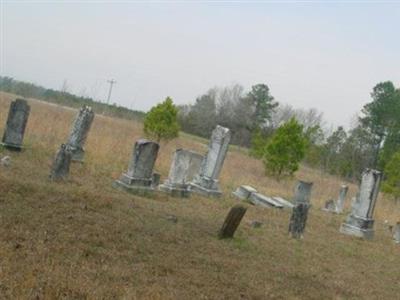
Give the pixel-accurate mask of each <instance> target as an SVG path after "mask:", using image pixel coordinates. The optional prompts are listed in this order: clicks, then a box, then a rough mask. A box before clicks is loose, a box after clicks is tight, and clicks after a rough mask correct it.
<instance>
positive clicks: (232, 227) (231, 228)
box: [218, 204, 247, 239]
mask: <svg viewBox="0 0 400 300" xmlns="http://www.w3.org/2000/svg"><path fill="white" fill-rule="evenodd" d="M246 211H247V208H246V207H244V206H243V205H240V204H237V205H235V206H234V207H232V208H231V210H230V211H229V213H228V215H227V216H226V218H225V221H224V224H223V225H222V227H221V229H220V231H219V234H218V236H219V238H221V239H224V238H232V237H233V235H234V234H235V231H236V229H237V228H238V226H239V224H240V221H242V218H243V216H244V214H245V213H246Z"/></svg>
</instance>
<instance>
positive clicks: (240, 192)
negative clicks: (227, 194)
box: [232, 185, 257, 200]
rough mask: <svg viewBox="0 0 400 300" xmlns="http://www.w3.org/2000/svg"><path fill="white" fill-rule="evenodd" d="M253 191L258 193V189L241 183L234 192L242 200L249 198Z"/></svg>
mask: <svg viewBox="0 0 400 300" xmlns="http://www.w3.org/2000/svg"><path fill="white" fill-rule="evenodd" d="M252 193H257V190H256V189H255V188H253V187H251V186H249V185H241V186H239V187H238V188H237V189H236V191H234V192H232V194H233V195H234V196H236V197H238V198H240V199H242V200H247V199H249V197H250V195H251V194H252Z"/></svg>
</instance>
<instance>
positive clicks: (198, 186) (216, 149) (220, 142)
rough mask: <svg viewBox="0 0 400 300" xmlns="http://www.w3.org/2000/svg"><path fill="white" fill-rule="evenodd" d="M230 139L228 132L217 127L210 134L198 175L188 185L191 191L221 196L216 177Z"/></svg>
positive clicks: (223, 128)
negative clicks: (206, 150)
mask: <svg viewBox="0 0 400 300" xmlns="http://www.w3.org/2000/svg"><path fill="white" fill-rule="evenodd" d="M230 139H231V132H230V130H229V129H228V128H225V127H222V126H219V125H217V127H216V128H215V129H214V131H213V132H212V135H211V140H210V143H209V145H208V152H207V154H206V156H205V157H204V159H203V162H202V164H201V168H200V173H199V174H198V176H196V177H195V178H194V180H193V181H192V182H191V183H190V189H191V191H193V192H195V193H199V194H202V195H205V196H214V197H219V196H221V194H222V192H221V191H220V189H219V184H218V177H219V174H220V172H221V170H222V166H223V164H224V160H225V156H226V153H227V152H228V146H229V141H230Z"/></svg>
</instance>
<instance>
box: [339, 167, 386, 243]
mask: <svg viewBox="0 0 400 300" xmlns="http://www.w3.org/2000/svg"><path fill="white" fill-rule="evenodd" d="M381 178H382V173H381V172H379V171H376V170H371V169H367V170H365V171H364V173H363V175H362V179H361V185H360V188H359V191H358V194H357V197H356V201H355V202H354V203H353V205H352V211H351V213H350V214H349V215H348V217H347V219H346V222H345V223H343V224H342V226H341V227H340V232H341V233H344V234H349V235H354V236H358V237H362V238H366V239H372V238H373V236H374V229H373V226H374V220H373V219H372V216H373V213H374V209H375V204H376V200H377V198H378V194H379V187H380V183H381Z"/></svg>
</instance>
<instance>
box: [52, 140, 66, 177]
mask: <svg viewBox="0 0 400 300" xmlns="http://www.w3.org/2000/svg"><path fill="white" fill-rule="evenodd" d="M71 158H72V152H71V150H70V149H69V147H68V146H67V145H65V144H62V145H61V147H60V149H59V150H58V151H57V154H56V157H55V158H54V161H53V165H52V167H51V171H50V176H49V177H50V179H51V180H63V179H66V178H67V177H68V174H69V166H70V164H71Z"/></svg>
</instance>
